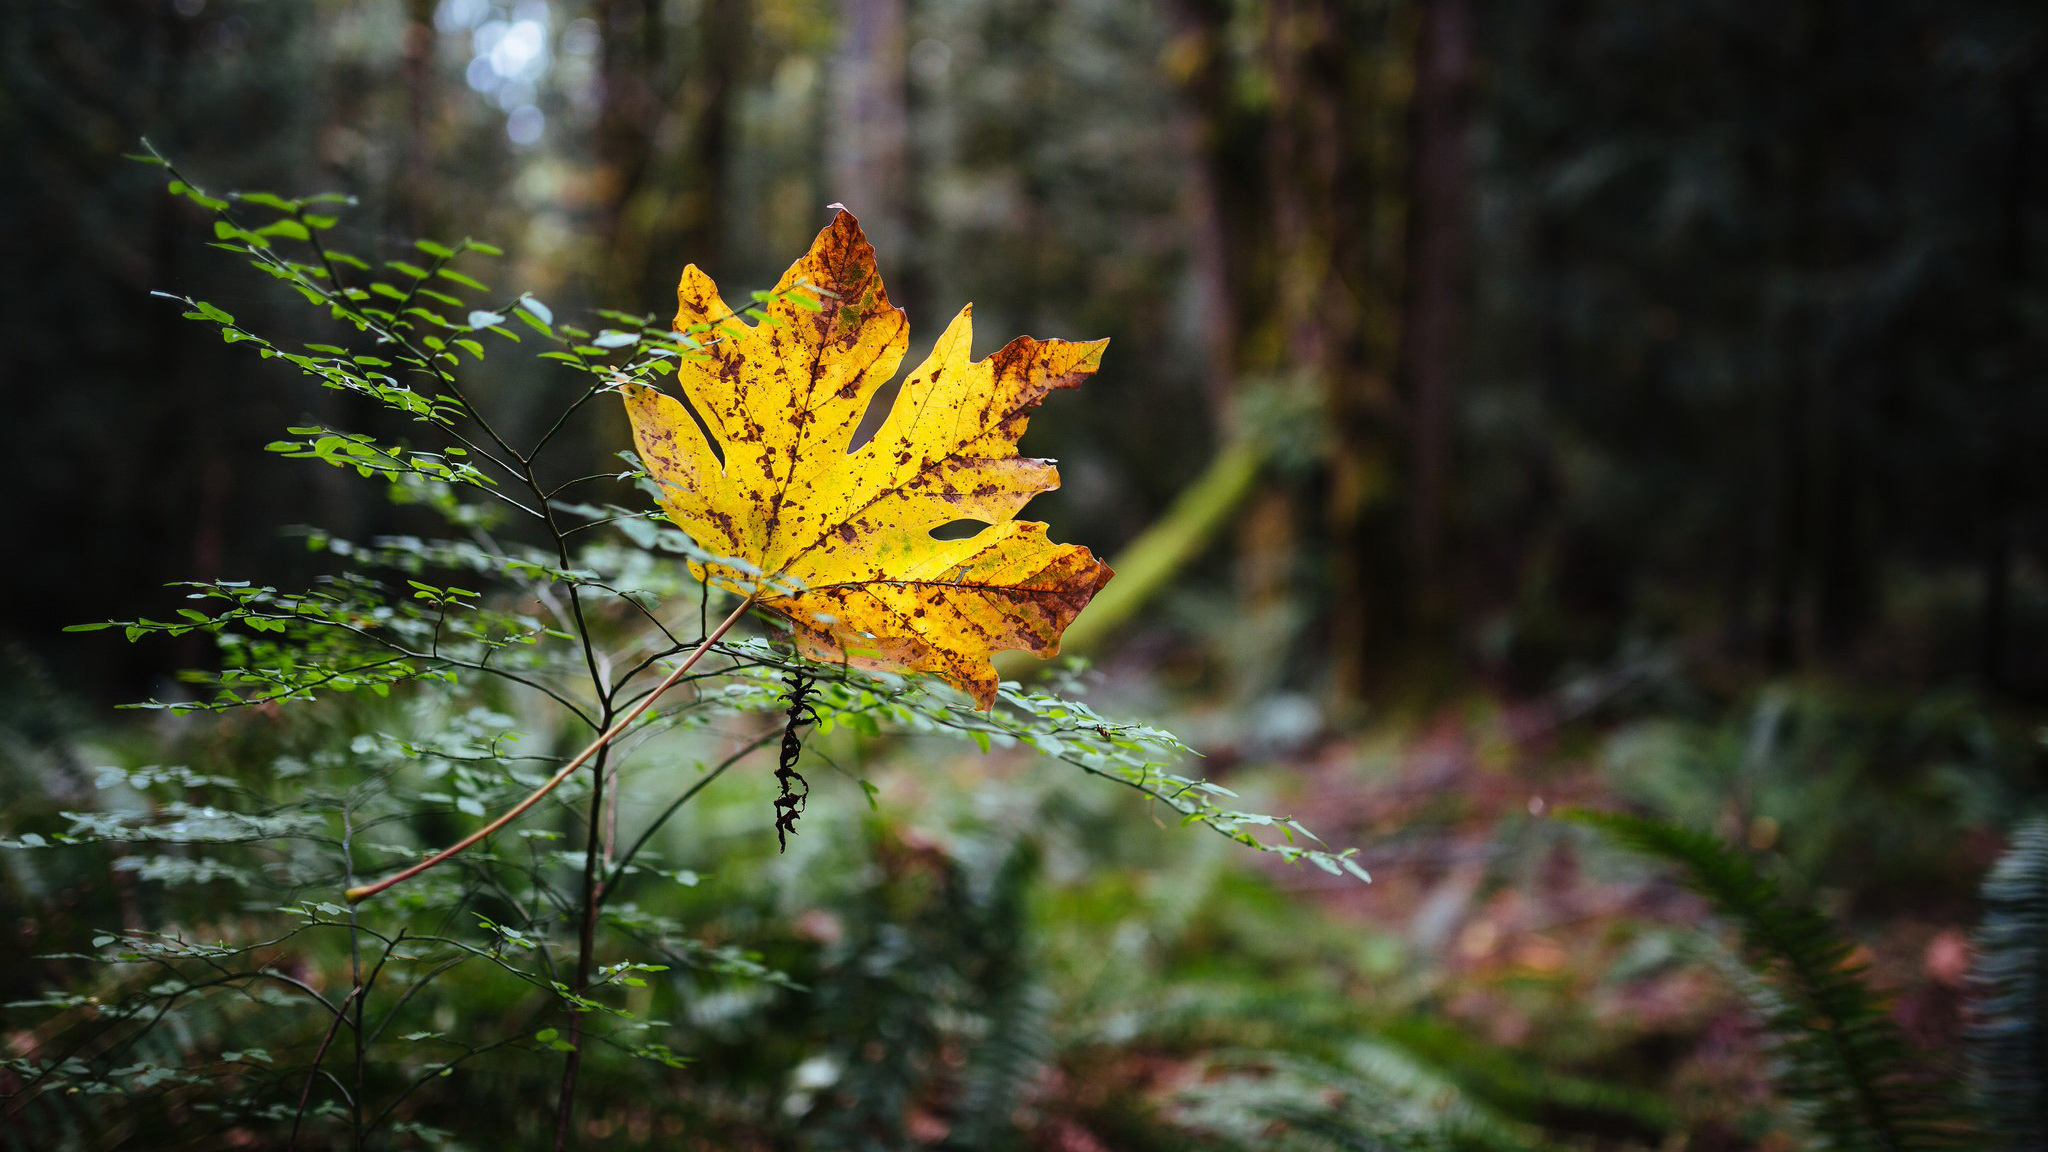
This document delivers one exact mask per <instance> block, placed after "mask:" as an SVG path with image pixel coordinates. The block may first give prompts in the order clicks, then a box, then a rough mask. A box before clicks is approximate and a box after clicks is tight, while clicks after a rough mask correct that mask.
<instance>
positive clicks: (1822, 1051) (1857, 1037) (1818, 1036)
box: [1568, 811, 1964, 1152]
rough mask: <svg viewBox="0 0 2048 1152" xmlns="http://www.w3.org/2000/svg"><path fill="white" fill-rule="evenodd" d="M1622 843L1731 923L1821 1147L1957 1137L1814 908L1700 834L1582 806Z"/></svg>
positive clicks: (1582, 815) (1789, 1079) (1877, 1147)
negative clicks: (1664, 868)
mask: <svg viewBox="0 0 2048 1152" xmlns="http://www.w3.org/2000/svg"><path fill="white" fill-rule="evenodd" d="M1568 815H1569V817H1570V818H1571V819H1574V820H1577V821H1579V822H1580V823H1583V824H1587V825H1590V826H1591V827H1593V828H1596V829H1598V830H1599V831H1601V832H1602V833H1604V834H1605V835H1606V836H1607V837H1608V838H1609V839H1611V840H1613V841H1614V842H1615V843H1617V844H1620V845H1622V846H1624V847H1627V848H1629V849H1632V850H1634V851H1636V852H1640V853H1642V854H1644V855H1647V856H1651V857H1655V858H1656V859H1659V860H1663V861H1666V862H1668V863H1670V864H1674V865H1676V866H1677V867H1678V868H1679V869H1680V870H1681V871H1682V872H1683V874H1684V878H1685V882H1686V885H1687V886H1688V887H1690V888H1691V889H1693V890H1694V891H1695V892H1698V893H1699V894H1700V895H1702V896H1704V897H1706V898H1707V900H1708V901H1709V902H1710V903H1711V904H1712V905H1713V906H1714V909H1715V911H1716V912H1718V913H1719V914H1720V915H1722V916H1724V917H1726V918H1727V919H1728V920H1730V921H1731V922H1733V923H1734V924H1735V926H1736V928H1737V929H1738V930H1739V932H1740V933H1741V938H1742V944H1741V953H1742V959H1743V961H1744V963H1745V964H1746V965H1747V966H1748V968H1749V969H1750V970H1751V971H1752V972H1753V973H1754V974H1755V975H1756V976H1757V977H1758V978H1759V982H1760V984H1761V986H1762V987H1763V988H1764V989H1766V990H1767V991H1768V994H1767V995H1765V996H1763V997H1761V998H1760V999H1761V1002H1760V1003H1758V1004H1757V1005H1756V1007H1757V1009H1758V1011H1759V1013H1760V1014H1761V1015H1762V1017H1763V1022H1764V1025H1765V1027H1766V1028H1767V1029H1768V1031H1769V1033H1770V1035H1771V1038H1772V1042H1773V1047H1774V1050H1775V1054H1776V1056H1777V1057H1778V1070H1777V1076H1776V1080H1777V1088H1778V1092H1779V1094H1780V1095H1781V1096H1782V1097H1783V1098H1784V1099H1785V1100H1786V1101H1787V1102H1788V1103H1790V1104H1792V1105H1794V1107H1795V1109H1796V1111H1797V1112H1798V1113H1799V1114H1800V1115H1801V1116H1802V1118H1803V1119H1804V1120H1805V1122H1806V1124H1807V1126H1808V1127H1809V1128H1810V1130H1811V1131H1812V1133H1813V1135H1814V1137H1815V1138H1816V1140H1817V1141H1818V1143H1819V1146H1821V1147H1823V1148H1827V1149H1833V1150H1838V1152H1908V1150H1911V1149H1939V1148H1955V1147H1961V1146H1964V1145H1963V1144H1962V1142H1961V1140H1960V1135H1961V1133H1960V1125H1959V1124H1958V1123H1957V1121H1956V1120H1955V1118H1954V1117H1953V1115H1952V1114H1951V1112H1950V1111H1949V1109H1948V1108H1946V1107H1945V1106H1944V1102H1943V1101H1941V1100H1940V1099H1939V1098H1938V1097H1937V1096H1936V1095H1935V1094H1934V1092H1933V1090H1932V1088H1931V1087H1930V1085H1929V1084H1928V1082H1927V1080H1926V1079H1925V1078H1924V1077H1921V1076H1918V1075H1916V1071H1917V1069H1916V1067H1915V1060H1914V1058H1913V1056H1912V1054H1911V1052H1910V1050H1909V1049H1908V1048H1907V1046H1906V1042H1905V1038H1904V1036H1903V1035H1902V1034H1901V1033H1900V1031H1899V1029H1898V1026H1897V1024H1895V1023H1894V1022H1893V1020H1892V1018H1891V1014H1890V1012H1889V1011H1888V1009H1887V1006H1886V1003H1885V1000H1884V998H1883V997H1882V996H1881V995H1879V994H1878V993H1877V992H1876V991H1875V990H1874V989H1872V988H1871V986H1870V984H1869V982H1868V981H1867V980H1866V978H1865V968H1866V965H1864V964H1863V963H1862V962H1860V961H1858V960H1856V959H1855V946H1854V945H1853V944H1851V943H1850V942H1849V941H1848V940H1847V939H1846V938H1844V937H1843V936H1842V935H1841V934H1840V933H1839V932H1837V931H1836V929H1835V927H1834V925H1833V924H1831V923H1829V921H1828V920H1827V918H1826V917H1824V916H1822V915H1821V914H1820V912H1819V911H1817V910H1815V909H1814V908H1813V907H1812V906H1811V905H1808V904H1805V903H1803V902H1800V901H1796V900H1793V899H1792V898H1790V897H1788V896H1787V895H1786V894H1785V892H1784V891H1783V889H1782V888H1781V886H1780V885H1779V884H1778V882H1777V881H1776V880H1775V879H1773V878H1772V877H1770V876H1768V875H1766V874H1764V873H1763V872H1761V871H1759V870H1758V869H1757V867H1756V866H1755V865H1754V864H1752V863H1751V862H1750V861H1749V860H1748V859H1747V858H1746V857H1744V856H1742V855H1741V854H1739V853H1737V852H1736V851H1734V850H1733V849H1731V848H1729V847H1727V846H1726V845H1724V844H1723V843H1721V841H1720V840H1718V839H1716V838H1715V837H1713V836H1710V835H1708V834H1706V833H1704V832H1700V831H1696V830H1694V829H1690V828H1684V827H1680V826H1678V825H1674V824H1669V823H1665V822H1663V821H1658V820H1649V819H1645V818H1642V817H1639V816H1631V815H1627V814H1623V813H1615V812H1588V811H1578V812H1572V813H1569V814H1568Z"/></svg>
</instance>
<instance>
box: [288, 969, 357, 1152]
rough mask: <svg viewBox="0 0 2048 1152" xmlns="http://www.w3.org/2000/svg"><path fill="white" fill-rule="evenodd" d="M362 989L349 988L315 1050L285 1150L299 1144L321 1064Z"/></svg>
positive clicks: (290, 1151)
mask: <svg viewBox="0 0 2048 1152" xmlns="http://www.w3.org/2000/svg"><path fill="white" fill-rule="evenodd" d="M361 991H362V989H361V988H351V989H349V993H348V998H347V999H345V1000H343V1001H342V1002H341V1008H342V1010H341V1011H338V1012H336V1013H335V1014H334V1022H333V1023H331V1024H329V1025H328V1026H327V1034H326V1035H325V1036H322V1037H321V1038H320V1047H318V1048H316V1049H314V1051H313V1066H312V1067H311V1068H308V1069H306V1086H305V1087H304V1088H301V1089H299V1107H298V1109H297V1110H296V1111H294V1112H293V1113H292V1133H291V1135H290V1136H288V1137H286V1138H285V1142H284V1149H285V1152H293V1150H294V1149H296V1148H297V1147H298V1146H299V1126H300V1125H301V1124H303V1123H304V1122H305V1119H306V1105H308V1104H310V1103H312V1101H313V1085H314V1084H315V1083H317V1082H318V1081H319V1079H320V1064H321V1062H322V1061H324V1060H326V1059H327V1049H328V1048H329V1047H331V1046H332V1045H333V1044H334V1035H335V1033H337V1032H339V1031H341V1022H342V1021H343V1020H345V1019H347V1018H348V1016H347V1008H348V1005H349V1001H350V1000H354V999H355V998H356V993H358V992H361Z"/></svg>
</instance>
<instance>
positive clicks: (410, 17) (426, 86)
mask: <svg viewBox="0 0 2048 1152" xmlns="http://www.w3.org/2000/svg"><path fill="white" fill-rule="evenodd" d="M436 6H437V3H436V0H405V42H404V44H403V46H402V47H401V48H400V50H399V59H400V60H401V61H402V65H401V66H402V67H403V69H404V73H405V170H404V174H403V175H402V176H401V177H400V179H399V188H398V199H399V206H398V212H397V216H398V229H399V231H400V232H401V233H403V234H404V235H407V236H426V235H429V234H430V233H431V232H432V231H433V228H434V223H433V221H434V212H433V196H434V188H435V186H436V181H435V179H434V169H433V125H434V111H435V109H434V50H435V48H436V46H437V45H438V43H439V34H438V33H437V32H436V31H435V30H434V9H435V7H436Z"/></svg>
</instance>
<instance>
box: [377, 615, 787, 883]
mask: <svg viewBox="0 0 2048 1152" xmlns="http://www.w3.org/2000/svg"><path fill="white" fill-rule="evenodd" d="M753 606H754V598H753V597H751V596H749V597H747V598H746V599H745V600H742V601H740V606H739V607H737V608H735V609H733V610H732V615H730V616H727V617H726V618H725V621H724V622H723V623H721V624H719V626H718V627H717V628H715V629H713V630H712V632H711V634H710V635H709V636H706V637H705V638H704V642H703V643H702V644H699V645H698V646H697V650H696V651H694V652H692V653H690V655H689V658H688V659H686V660H684V661H683V662H682V663H681V664H678V665H676V668H675V670H674V671H672V672H670V673H669V674H668V676H667V678H666V679H664V680H662V682H661V684H660V685H659V686H658V687H657V688H656V689H655V690H654V691H653V692H651V693H649V694H648V695H647V696H646V697H645V698H643V699H642V700H641V701H640V703H639V704H637V705H635V706H634V707H633V710H632V711H630V712H628V713H626V714H625V715H624V716H622V717H620V718H619V719H618V720H617V721H616V722H615V723H613V724H612V726H611V727H609V728H607V729H605V730H604V731H603V732H601V733H599V734H598V737H597V739H596V740H593V741H592V742H591V744H590V747H588V748H585V749H584V750H583V751H581V752H579V753H577V754H576V758H575V759H573V760H571V761H569V762H568V763H567V764H564V765H563V766H562V768H561V770H560V771H558V772H556V773H555V774H554V775H553V776H551V777H549V778H548V781H547V783H545V784H542V785H541V786H540V787H539V788H536V789H534V790H533V792H531V793H529V794H528V795H527V797H526V799H524V800H521V801H520V802H519V803H517V804H515V805H513V806H512V807H511V808H510V809H508V810H506V812H505V814H504V815H502V816H500V817H498V818H497V819H496V820H493V821H491V822H490V823H489V824H486V825H484V826H483V827H482V828H479V829H477V830H476V831H475V832H472V833H470V834H469V835H467V836H465V837H463V838H462V839H461V840H458V841H456V842H455V843H454V844H452V845H450V846H448V847H446V848H443V849H441V850H440V851H439V852H436V853H434V854H433V855H432V856H429V857H427V858H426V859H425V860H422V861H420V862H419V863H417V864H414V865H413V866H412V867H410V868H406V869H404V870H403V871H400V872H395V873H393V874H391V875H390V876H386V877H385V878H384V879H382V880H379V881H377V882H376V883H374V884H364V885H361V886H359V887H355V888H351V889H349V890H348V891H347V892H346V893H344V895H345V896H346V898H347V900H348V902H349V903H351V904H357V903H360V902H362V901H364V900H367V899H369V898H370V897H372V896H375V895H376V894H377V893H379V892H382V891H384V890H385V889H386V888H389V887H391V886H392V885H394V884H402V883H404V882H405V881H407V880H410V879H412V878H413V877H415V876H417V875H419V874H420V873H422V872H425V871H426V870H427V869H429V868H432V867H434V866H435V865H436V864H439V863H441V862H442V861H444V860H447V859H448V858H449V857H451V856H454V855H456V854H457V853H459V852H461V851H463V850H464V849H466V848H468V847H469V846H470V845H472V844H475V843H476V842H477V841H479V840H482V839H483V838H484V837H486V836H489V835H490V834H492V833H493V832H496V831H497V830H498V829H500V828H503V827H504V826H505V825H507V824H510V823H511V822H512V821H514V820H516V819H518V818H519V817H520V815H521V814H523V813H524V812H525V811H526V810H527V809H528V808H531V807H533V806H534V805H535V804H538V803H540V802H541V801H542V800H544V799H546V798H547V795H548V794H549V793H550V792H553V791H554V790H555V789H557V788H559V787H561V786H562V782H563V781H564V780H567V779H568V778H569V777H570V775H571V774H573V773H574V772H575V771H576V769H578V768H581V767H582V766H583V765H584V764H585V763H586V762H588V761H589V759H590V758H591V757H592V756H595V755H597V753H598V752H599V751H600V750H601V749H603V748H604V747H605V745H607V744H610V743H611V742H612V739H613V738H614V737H616V736H617V735H618V734H619V733H621V732H623V731H625V730H626V728H627V726H629V725H631V724H632V723H633V722H634V721H635V720H638V719H639V718H640V716H641V714H643V713H645V712H646V711H647V709H648V708H649V707H651V706H652V705H653V704H654V702H655V700H657V699H659V698H660V696H661V693H662V692H664V691H666V690H667V689H668V687H669V686H670V685H672V684H674V683H675V682H676V681H678V680H680V679H682V678H683V674H684V673H686V672H688V671H689V670H690V669H691V668H693V667H695V666H696V664H697V661H699V660H701V659H703V657H704V654H705V653H706V652H709V651H711V646H712V645H713V644H715V643H717V642H718V640H719V639H720V638H722V637H723V636H724V635H725V634H726V632H727V631H729V630H730V629H731V628H732V626H733V625H735V624H737V623H739V621H740V617H741V616H743V615H745V614H746V611H747V609H749V608H751V607H753Z"/></svg>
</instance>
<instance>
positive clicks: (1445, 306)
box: [1400, 0, 1472, 640]
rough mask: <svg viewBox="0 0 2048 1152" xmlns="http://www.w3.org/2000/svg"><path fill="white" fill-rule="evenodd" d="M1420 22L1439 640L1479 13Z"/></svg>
mask: <svg viewBox="0 0 2048 1152" xmlns="http://www.w3.org/2000/svg"><path fill="white" fill-rule="evenodd" d="M1418 15H1419V23H1420V28H1419V29H1418V32H1417V35H1416V40H1415V94H1414V97H1413V103H1412V107H1411V111H1410V120H1409V125H1410V127H1409V146H1408V240H1407V272H1408V277H1407V283H1408V296H1407V306H1406V308H1405V309H1404V310H1403V312H1402V319H1403V328H1402V331H1401V353H1400V380H1401V392H1402V397H1403V399H1404V400H1405V401H1406V403H1407V405H1408V424H1409V476H1410V480H1409V483H1410V491H1409V494H1408V517H1409V543H1408V547H1409V568H1410V578H1411V580H1412V581H1413V587H1412V590H1411V598H1410V603H1411V604H1412V611H1413V612H1414V613H1415V622H1416V623H1417V624H1418V625H1419V626H1420V627H1421V630H1422V634H1423V635H1424V636H1426V637H1429V638H1430V639H1432V640H1433V639H1436V638H1437V636H1436V634H1437V633H1438V631H1439V627H1438V626H1439V625H1441V624H1442V623H1443V622H1444V620H1445V618H1446V617H1447V616H1448V614H1449V611H1450V608H1451V596H1452V592H1451V589H1450V588H1449V587H1447V582H1448V574H1447V571H1446V565H1445V562H1444V549H1445V536H1446V533H1447V528H1448V522H1449V519H1450V516H1449V504H1450V494H1449V493H1450V485H1451V445H1452V440H1453V434H1454V432H1455V424H1454V403H1455V396H1454V392H1455V388H1456V384H1457V375H1458V347H1459V343H1460V341H1461V339H1462V337H1463V329H1464V318H1465V308H1464V285H1465V261H1466V250H1467V247H1468V239H1467V234H1468V232H1469V223H1468V221H1469V215H1470V211H1471V205H1470V192H1469V189H1470V185H1471V174H1470V166H1469V165H1468V164H1467V162H1466V155H1465V136H1466V131H1467V128H1468V125H1469V118H1470V112H1469V105H1470V92H1471V84H1472V12H1471V8H1470V5H1469V0H1423V3H1422V5H1421V11H1420V13H1419V14H1418Z"/></svg>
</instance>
